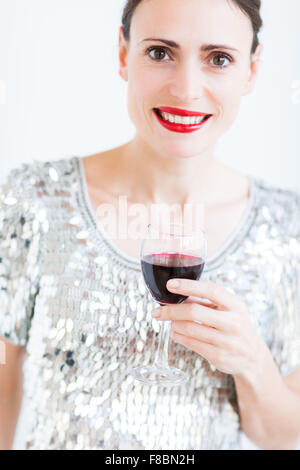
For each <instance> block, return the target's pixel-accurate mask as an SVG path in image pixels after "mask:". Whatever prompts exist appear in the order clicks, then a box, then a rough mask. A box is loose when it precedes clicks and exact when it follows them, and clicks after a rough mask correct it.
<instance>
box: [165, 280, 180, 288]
mask: <svg viewBox="0 0 300 470" xmlns="http://www.w3.org/2000/svg"><path fill="white" fill-rule="evenodd" d="M167 287H174V288H175V287H179V281H176V280H175V279H171V280H170V281H168V283H167Z"/></svg>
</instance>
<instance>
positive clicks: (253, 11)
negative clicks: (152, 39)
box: [122, 0, 263, 54]
mask: <svg viewBox="0 0 300 470" xmlns="http://www.w3.org/2000/svg"><path fill="white" fill-rule="evenodd" d="M142 1H143V0H127V2H126V5H125V7H124V10H123V16H122V25H123V30H124V38H125V39H126V40H127V41H129V40H130V26H131V20H132V17H133V14H134V12H135V10H136V8H137V7H138V5H139V4H140V3H141V2H142ZM230 1H231V2H233V3H235V4H236V5H237V6H238V7H239V8H240V10H242V12H243V13H245V14H246V15H247V16H248V17H249V19H250V20H251V23H252V27H253V33H254V37H253V43H252V49H251V53H252V54H253V53H254V52H255V51H256V48H257V46H258V44H259V39H258V33H259V31H260V29H261V27H262V25H263V21H262V18H261V15H260V7H261V0H230Z"/></svg>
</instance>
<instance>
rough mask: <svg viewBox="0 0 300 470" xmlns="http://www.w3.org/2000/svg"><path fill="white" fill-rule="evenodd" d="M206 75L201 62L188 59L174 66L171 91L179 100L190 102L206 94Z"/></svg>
mask: <svg viewBox="0 0 300 470" xmlns="http://www.w3.org/2000/svg"><path fill="white" fill-rule="evenodd" d="M205 90H206V83H205V75H204V73H203V71H202V70H201V67H200V64H199V62H196V61H195V60H186V61H185V62H182V63H180V64H178V65H176V67H175V68H174V71H173V75H172V78H171V82H170V86H169V93H170V94H171V95H172V96H173V97H174V98H176V99H177V100H178V101H179V102H182V103H185V104H189V103H192V102H194V101H198V100H200V99H201V98H202V97H203V95H204V94H205Z"/></svg>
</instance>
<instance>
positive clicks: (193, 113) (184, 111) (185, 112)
mask: <svg viewBox="0 0 300 470" xmlns="http://www.w3.org/2000/svg"><path fill="white" fill-rule="evenodd" d="M155 109H159V110H160V111H162V112H163V113H170V114H175V115H178V116H211V115H210V114H208V113H199V112H198V113H197V111H188V110H187V109H179V108H171V107H170V106H161V107H159V108H155Z"/></svg>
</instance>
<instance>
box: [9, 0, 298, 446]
mask: <svg viewBox="0 0 300 470" xmlns="http://www.w3.org/2000/svg"><path fill="white" fill-rule="evenodd" d="M123 6H124V0H110V1H104V0H100V1H99V0H0V182H1V180H4V178H5V176H6V174H7V173H8V171H9V170H10V169H11V168H13V167H17V166H19V165H21V163H23V162H31V161H32V160H58V159H61V158H65V157H70V156H73V155H78V156H85V155H89V154H92V153H96V152H100V151H102V150H106V149H108V148H112V147H116V146H118V145H121V144H122V143H124V142H126V141H128V140H129V139H131V138H132V137H133V135H134V132H135V129H134V127H133V125H132V124H131V122H130V120H129V118H128V115H127V84H126V83H125V82H123V81H122V80H121V78H120V77H119V74H118V28H119V25H120V22H121V13H122V8H123ZM262 15H263V18H264V28H263V31H262V33H261V35H260V38H261V42H262V43H263V44H264V46H265V50H264V53H263V56H262V64H261V72H260V76H259V79H258V82H257V85H256V89H255V92H254V93H253V94H252V95H250V96H249V97H245V98H244V101H243V104H242V107H241V112H240V115H239V118H238V120H237V122H236V123H235V125H234V126H233V128H232V129H231V130H230V132H228V133H227V134H226V136H225V137H224V138H223V139H222V141H221V142H220V144H219V147H218V158H219V159H220V160H222V161H224V162H225V163H227V164H228V165H230V166H232V167H234V168H236V169H239V170H240V171H242V172H244V173H250V174H252V175H255V176H259V177H262V178H264V179H265V180H266V181H267V182H270V183H274V184H276V185H280V186H282V187H289V188H291V189H296V190H298V191H299V190H300V184H299V174H300V152H299V144H298V135H299V124H300V60H299V50H298V49H299V44H300V32H299V18H300V2H299V0H286V1H284V2H283V1H282V0H263V9H262ZM116 120H117V121H118V123H119V125H118V126H117V130H116V126H115V122H116ZM113 122H114V125H112V123H113ZM18 439H19V436H18V434H17V440H16V442H17V443H16V446H18Z"/></svg>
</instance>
